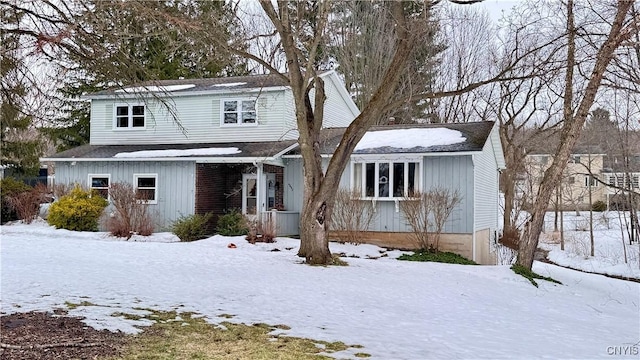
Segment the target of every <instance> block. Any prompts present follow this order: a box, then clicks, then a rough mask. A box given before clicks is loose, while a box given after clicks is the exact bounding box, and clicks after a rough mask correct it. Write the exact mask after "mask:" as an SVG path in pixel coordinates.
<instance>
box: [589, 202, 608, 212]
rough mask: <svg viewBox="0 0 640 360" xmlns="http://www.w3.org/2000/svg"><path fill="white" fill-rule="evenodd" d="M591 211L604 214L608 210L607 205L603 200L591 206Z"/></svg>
mask: <svg viewBox="0 0 640 360" xmlns="http://www.w3.org/2000/svg"><path fill="white" fill-rule="evenodd" d="M591 209H592V210H593V211H598V212H603V211H606V210H607V204H606V203H605V202H604V201H602V200H598V201H596V202H594V203H593V205H591Z"/></svg>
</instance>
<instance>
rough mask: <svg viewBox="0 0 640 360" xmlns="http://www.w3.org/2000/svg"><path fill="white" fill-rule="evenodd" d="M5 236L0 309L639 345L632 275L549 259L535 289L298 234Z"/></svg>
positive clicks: (510, 350)
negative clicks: (318, 245) (184, 314)
mask: <svg viewBox="0 0 640 360" xmlns="http://www.w3.org/2000/svg"><path fill="white" fill-rule="evenodd" d="M0 232H1V242H0V246H1V250H0V254H1V257H0V261H1V271H2V273H1V291H2V293H1V300H2V312H3V313H11V312H23V311H30V310H51V309H54V308H66V307H67V305H66V304H65V303H75V304H80V303H85V304H86V305H87V306H79V307H77V308H74V309H71V310H70V311H69V313H70V314H72V315H81V316H85V317H86V318H87V320H86V321H87V322H88V323H89V324H91V325H92V326H95V327H97V328H108V329H121V330H124V331H129V332H135V331H136V330H137V328H135V327H133V325H136V322H135V321H132V320H126V319H124V318H122V317H114V316H112V314H113V313H116V312H121V313H136V312H138V311H141V310H135V309H133V308H142V309H144V308H153V309H158V310H171V309H176V310H178V311H192V312H196V313H199V314H201V315H203V316H205V317H206V318H207V319H208V320H209V321H211V322H217V321H222V320H224V321H228V320H229V319H226V318H221V317H219V315H222V314H231V315H234V317H233V318H232V319H230V320H231V321H236V322H244V323H257V322H264V323H269V324H286V325H288V326H290V327H291V330H288V331H283V332H284V333H286V334H290V335H294V336H304V337H310V338H314V339H318V340H329V341H343V342H345V343H346V344H360V345H363V346H364V349H358V350H357V351H359V352H366V353H369V354H372V355H373V358H378V359H436V358H441V359H454V358H465V359H477V358H491V359H496V358H527V359H530V358H549V359H561V358H565V359H566V358H572V359H576V358H579V359H587V358H589V359H591V358H611V357H612V356H610V354H613V353H614V352H615V353H620V352H622V350H623V349H627V351H628V352H630V351H633V349H635V351H637V350H638V347H639V346H640V345H638V341H640V320H639V315H638V314H639V313H640V284H638V283H634V282H630V281H623V280H617V279H611V278H606V277H603V276H601V275H592V274H586V273H581V272H577V271H573V270H569V269H565V268H561V267H557V266H553V265H548V264H543V263H536V264H535V266H534V270H535V271H537V272H539V273H541V274H543V275H546V276H551V277H553V278H555V279H557V280H560V281H561V282H562V283H563V285H556V284H552V283H549V282H546V281H540V287H539V288H536V287H534V286H532V285H531V284H530V283H529V281H528V280H526V279H524V278H522V277H520V276H518V275H516V274H514V273H513V272H512V271H511V270H510V269H509V267H508V266H463V265H450V264H438V263H417V262H405V261H397V260H395V259H394V258H395V257H397V256H398V255H399V252H384V250H383V249H380V248H377V247H375V246H369V245H360V246H351V245H339V244H332V245H331V247H332V251H334V252H338V253H339V252H344V253H345V255H357V256H359V258H355V257H345V258H344V259H345V260H346V261H347V262H348V263H349V266H346V267H339V266H332V267H311V266H307V265H303V264H301V260H300V259H299V258H298V257H297V256H296V250H297V245H298V241H296V240H293V239H285V238H278V239H277V243H275V244H256V245H250V244H248V243H247V242H246V241H245V240H243V238H242V237H236V238H229V237H220V236H214V237H211V238H209V239H206V240H201V241H197V242H192V243H180V242H170V241H171V240H174V239H175V238H173V237H172V235H170V234H158V235H153V236H151V237H150V238H148V239H146V240H150V241H146V242H137V241H136V242H132V241H117V240H114V239H113V238H109V237H108V236H106V235H105V234H104V233H76V232H69V231H64V230H55V229H52V228H50V227H49V226H47V225H46V224H43V223H35V224H32V225H21V224H15V225H8V226H2V227H0ZM156 240H157V242H156ZM168 241H169V242H168ZM230 242H233V243H235V244H236V245H237V248H229V247H227V245H228V244H229V243H230ZM274 249H278V250H280V251H273V250H274ZM384 254H386V255H387V256H382V257H381V255H384ZM370 258H377V259H370ZM636 354H637V353H636ZM337 356H339V357H350V356H352V354H350V353H338V354H337ZM623 358H633V357H630V356H624V357H623Z"/></svg>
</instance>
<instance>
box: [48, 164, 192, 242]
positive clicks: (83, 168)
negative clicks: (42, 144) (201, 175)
mask: <svg viewBox="0 0 640 360" xmlns="http://www.w3.org/2000/svg"><path fill="white" fill-rule="evenodd" d="M89 174H110V175H111V184H113V183H116V182H126V183H130V184H133V174H158V178H157V179H158V180H157V184H156V185H157V187H158V204H154V205H149V209H150V210H151V213H152V214H154V215H156V216H155V217H156V218H157V222H158V227H157V228H156V231H161V230H164V229H166V228H167V227H168V226H169V225H171V222H172V221H173V220H175V219H177V218H179V217H180V216H182V215H185V216H187V215H192V214H193V213H194V209H195V162H188V161H176V162H164V161H158V162H149V161H145V162H138V161H118V162H115V161H109V162H107V161H103V162H98V161H96V162H80V161H78V162H76V164H75V165H71V163H69V162H59V163H56V184H74V183H78V184H80V185H82V186H83V187H85V188H86V187H88V175H89Z"/></svg>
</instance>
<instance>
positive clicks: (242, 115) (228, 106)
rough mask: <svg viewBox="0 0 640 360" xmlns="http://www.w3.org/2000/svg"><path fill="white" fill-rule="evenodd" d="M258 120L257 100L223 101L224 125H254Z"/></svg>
mask: <svg viewBox="0 0 640 360" xmlns="http://www.w3.org/2000/svg"><path fill="white" fill-rule="evenodd" d="M256 119H257V116H256V101H255V100H249V99H245V100H231V99H228V100H222V124H223V125H254V124H256Z"/></svg>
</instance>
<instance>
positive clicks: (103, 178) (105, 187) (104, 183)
mask: <svg viewBox="0 0 640 360" xmlns="http://www.w3.org/2000/svg"><path fill="white" fill-rule="evenodd" d="M110 182H111V175H109V174H89V189H91V190H96V191H97V192H98V194H100V196H102V197H103V198H105V199H107V200H108V199H109V185H110Z"/></svg>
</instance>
